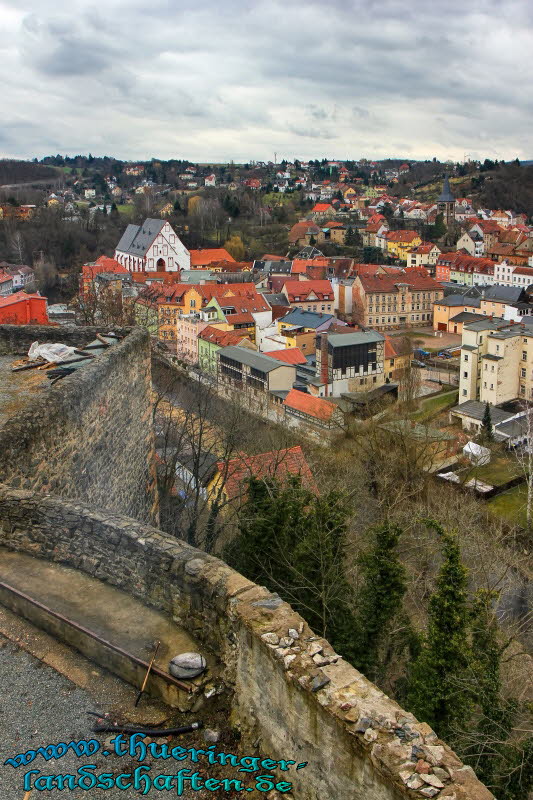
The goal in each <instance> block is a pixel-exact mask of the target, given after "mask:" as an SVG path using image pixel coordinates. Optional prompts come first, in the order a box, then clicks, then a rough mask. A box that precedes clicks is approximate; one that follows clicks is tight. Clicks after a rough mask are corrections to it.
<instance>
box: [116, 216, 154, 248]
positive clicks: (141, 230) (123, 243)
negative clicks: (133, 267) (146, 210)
mask: <svg viewBox="0 0 533 800" xmlns="http://www.w3.org/2000/svg"><path fill="white" fill-rule="evenodd" d="M164 224H165V220H164V219H151V218H150V217H149V218H148V219H145V220H144V222H143V224H142V225H131V224H130V225H128V227H127V228H126V230H125V231H124V233H123V234H122V238H121V240H120V242H119V243H118V245H117V248H116V249H117V250H119V251H120V252H121V253H129V254H130V255H132V256H144V255H146V253H147V252H148V249H149V248H150V245H151V244H152V242H153V241H154V239H155V238H156V236H157V234H158V233H159V232H160V230H161V228H162V227H163V225H164Z"/></svg>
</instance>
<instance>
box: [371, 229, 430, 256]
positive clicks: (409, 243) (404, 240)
mask: <svg viewBox="0 0 533 800" xmlns="http://www.w3.org/2000/svg"><path fill="white" fill-rule="evenodd" d="M378 238H379V237H378V236H376V241H377V240H378ZM385 240H386V250H387V253H389V255H391V256H393V257H395V258H398V259H399V260H400V261H407V260H408V254H409V252H410V251H411V250H413V249H415V248H417V247H419V246H420V245H421V244H422V239H421V238H420V235H419V234H418V233H417V232H416V231H407V230H404V231H389V232H388V233H385Z"/></svg>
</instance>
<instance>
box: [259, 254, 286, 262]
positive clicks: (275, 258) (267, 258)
mask: <svg viewBox="0 0 533 800" xmlns="http://www.w3.org/2000/svg"><path fill="white" fill-rule="evenodd" d="M260 260H261V261H285V260H286V259H285V256H273V255H272V254H271V253H265V255H264V256H262V257H261V259H260Z"/></svg>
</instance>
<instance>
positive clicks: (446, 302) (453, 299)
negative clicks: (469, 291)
mask: <svg viewBox="0 0 533 800" xmlns="http://www.w3.org/2000/svg"><path fill="white" fill-rule="evenodd" d="M435 305H438V306H473V307H474V308H479V307H480V305H481V300H480V299H479V297H465V296H464V295H462V294H449V295H448V296H447V297H441V299H440V300H435Z"/></svg>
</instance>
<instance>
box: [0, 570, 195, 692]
mask: <svg viewBox="0 0 533 800" xmlns="http://www.w3.org/2000/svg"><path fill="white" fill-rule="evenodd" d="M2 589H4V590H6V591H7V592H11V594H14V595H15V597H20V598H21V599H22V600H25V601H26V602H27V603H30V604H31V605H33V606H35V607H36V608H39V609H41V610H42V611H45V612H46V613H47V614H50V616H51V617H54V618H55V619H58V620H59V621H60V622H63V623H66V624H67V625H70V626H71V627H72V628H74V629H75V630H77V631H80V633H83V634H85V636H89V637H90V638H91V639H94V640H95V641H97V642H99V643H100V644H102V645H103V646H104V647H108V648H109V649H110V650H113V651H114V652H115V653H119V654H120V655H121V656H124V657H125V658H127V659H129V660H130V661H132V662H133V663H134V664H137V665H138V666H139V667H141V668H142V669H143V670H144V671H145V672H146V671H147V670H148V667H149V662H148V661H143V660H142V658H137V656H134V655H133V654H132V653H128V651H127V650H124V649H123V648H122V647H119V646H118V645H116V644H113V643H112V642H108V641H107V639H103V638H102V637H101V636H98V634H97V633H95V632H94V631H91V630H89V629H88V628H85V627H84V626H83V625H80V624H79V623H78V622H75V621H74V620H72V619H68V617H65V616H63V614H59V613H58V612H57V611H53V610H52V609H51V608H48V606H45V605H44V603H40V602H39V600H35V598H33V597H30V596H29V595H27V594H25V593H24V592H21V591H20V589H15V587H14V586H10V585H9V584H8V583H4V582H3V581H0V590H2ZM151 673H152V674H153V675H157V677H158V678H161V679H162V680H165V681H166V682H167V683H172V684H174V686H177V687H178V688H179V689H183V690H184V691H186V692H189V693H192V691H193V688H192V687H191V686H189V684H187V683H183V681H180V680H178V679H177V678H175V677H174V676H173V675H171V674H170V673H169V672H164V671H163V670H162V669H160V668H159V667H156V666H155V664H154V665H153V666H152V669H151Z"/></svg>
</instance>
